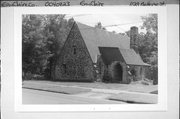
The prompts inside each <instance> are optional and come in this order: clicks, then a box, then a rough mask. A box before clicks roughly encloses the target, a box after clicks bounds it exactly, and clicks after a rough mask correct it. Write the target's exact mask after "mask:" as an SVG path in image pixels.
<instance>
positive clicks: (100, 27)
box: [95, 22, 106, 30]
mask: <svg viewBox="0 0 180 119" xmlns="http://www.w3.org/2000/svg"><path fill="white" fill-rule="evenodd" d="M95 28H99V29H103V30H106V28H105V27H103V26H102V24H101V22H98V23H97V24H96V25H95Z"/></svg>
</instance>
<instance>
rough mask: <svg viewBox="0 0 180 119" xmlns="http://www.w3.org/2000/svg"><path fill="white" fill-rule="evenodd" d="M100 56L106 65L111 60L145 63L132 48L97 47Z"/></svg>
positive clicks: (131, 63) (132, 63)
mask: <svg viewBox="0 0 180 119" xmlns="http://www.w3.org/2000/svg"><path fill="white" fill-rule="evenodd" d="M99 51H100V53H101V57H102V60H103V62H104V63H105V64H106V65H109V64H111V63H112V62H113V61H123V62H125V63H126V64H128V65H143V66H148V64H145V63H144V62H143V61H142V59H141V57H140V56H139V54H137V53H136V52H135V51H134V50H133V49H119V48H118V47H99Z"/></svg>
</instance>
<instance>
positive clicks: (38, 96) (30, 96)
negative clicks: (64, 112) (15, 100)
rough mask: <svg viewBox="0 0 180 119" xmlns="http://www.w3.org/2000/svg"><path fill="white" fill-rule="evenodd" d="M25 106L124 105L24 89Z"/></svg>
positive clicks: (118, 102)
mask: <svg viewBox="0 0 180 119" xmlns="http://www.w3.org/2000/svg"><path fill="white" fill-rule="evenodd" d="M22 97H23V99H22V100H23V104H123V103H124V102H121V101H111V100H105V99H102V98H91V97H83V96H78V95H67V94H62V93H54V92H47V91H39V90H32V89H24V88H23V92H22Z"/></svg>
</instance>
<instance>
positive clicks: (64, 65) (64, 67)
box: [62, 63, 67, 74]
mask: <svg viewBox="0 0 180 119" xmlns="http://www.w3.org/2000/svg"><path fill="white" fill-rule="evenodd" d="M62 66H63V69H64V73H65V74H66V73H67V66H66V64H65V63H63V64H62Z"/></svg>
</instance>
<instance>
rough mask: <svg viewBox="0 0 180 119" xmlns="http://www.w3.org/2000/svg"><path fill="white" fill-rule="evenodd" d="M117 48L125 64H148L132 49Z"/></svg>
mask: <svg viewBox="0 0 180 119" xmlns="http://www.w3.org/2000/svg"><path fill="white" fill-rule="evenodd" d="M119 50H120V52H121V55H122V57H123V58H124V61H125V62H126V64H128V65H144V66H149V65H148V64H146V63H144V62H143V60H142V59H141V57H140V55H139V54H137V53H136V52H135V51H134V50H133V49H119Z"/></svg>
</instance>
